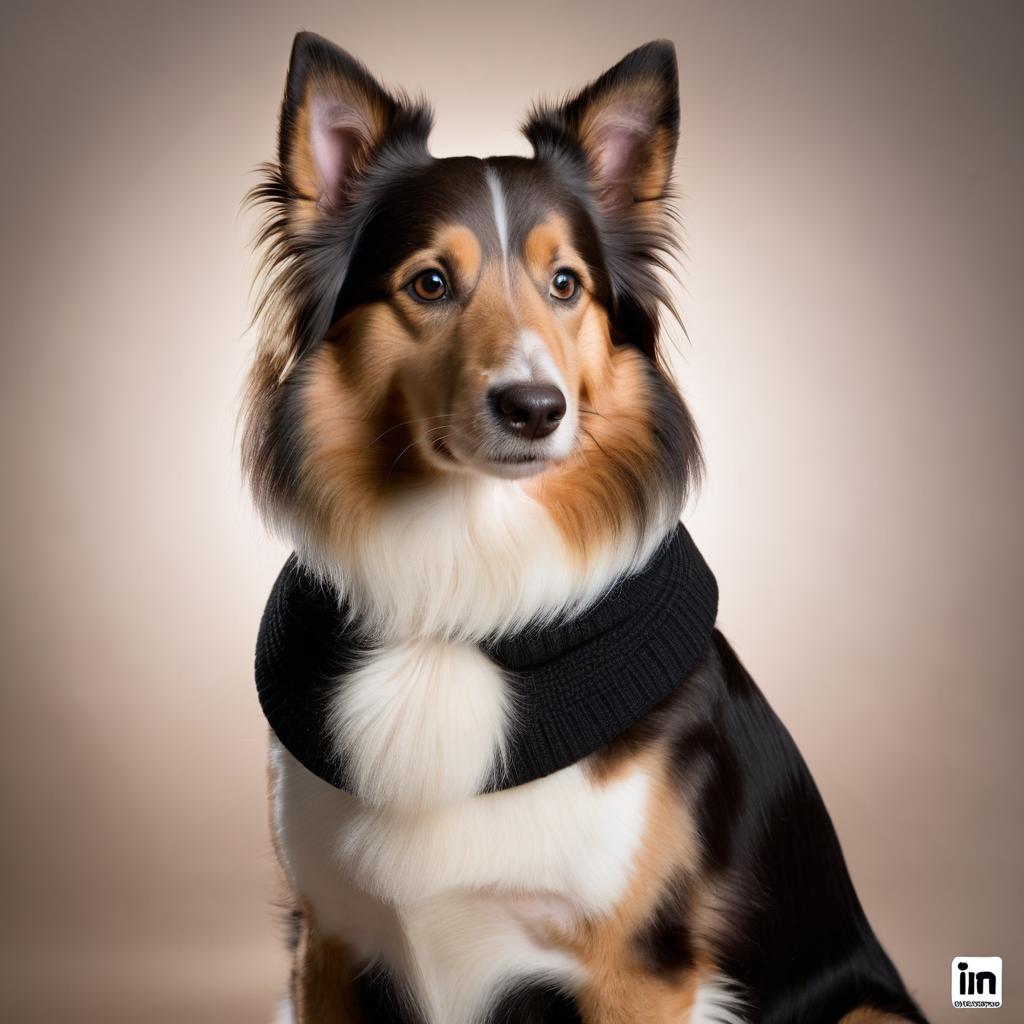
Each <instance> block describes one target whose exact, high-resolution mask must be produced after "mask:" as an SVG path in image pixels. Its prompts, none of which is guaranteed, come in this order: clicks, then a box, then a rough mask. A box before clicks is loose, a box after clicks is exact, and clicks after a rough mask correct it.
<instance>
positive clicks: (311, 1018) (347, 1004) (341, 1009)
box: [291, 908, 363, 1024]
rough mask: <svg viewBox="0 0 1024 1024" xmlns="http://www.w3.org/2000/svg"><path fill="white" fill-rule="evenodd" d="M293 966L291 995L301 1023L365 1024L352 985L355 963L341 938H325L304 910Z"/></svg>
mask: <svg viewBox="0 0 1024 1024" xmlns="http://www.w3.org/2000/svg"><path fill="white" fill-rule="evenodd" d="M300 929H301V930H300V933H299V943H298V947H297V948H296V950H295V954H294V957H295V958H294V961H293V966H292V980H291V996H292V1006H293V1008H294V1013H295V1019H296V1021H298V1022H299V1024H363V1015H362V1014H361V1013H360V1011H359V1009H358V1007H357V1006H356V1002H355V994H354V992H353V988H352V975H353V964H352V959H351V956H350V955H349V953H348V951H347V950H346V949H345V947H344V945H342V943H340V942H339V941H338V940H337V939H330V938H327V939H325V938H322V937H321V936H320V935H318V934H317V931H316V926H315V924H314V922H313V920H312V916H311V915H310V913H309V910H308V908H305V909H304V910H303V912H302V918H301V922H300Z"/></svg>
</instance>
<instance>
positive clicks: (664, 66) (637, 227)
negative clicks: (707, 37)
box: [523, 40, 679, 359]
mask: <svg viewBox="0 0 1024 1024" xmlns="http://www.w3.org/2000/svg"><path fill="white" fill-rule="evenodd" d="M523 131H524V132H525V134H526V137H527V138H528V139H529V140H530V142H531V143H532V144H533V150H534V154H535V156H536V158H537V159H538V160H539V161H541V162H543V163H545V164H547V165H549V166H551V167H552V168H554V169H555V171H556V172H557V173H559V174H561V175H563V176H565V177H566V178H567V179H568V180H571V181H573V182H575V183H576V184H577V185H578V186H580V187H582V189H583V190H584V191H586V192H587V193H589V195H590V197H591V199H592V201H593V207H594V213H595V215H596V217H595V220H596V223H597V228H598V231H599V233H600V236H601V240H602V243H603V249H604V257H605V263H606V265H607V269H608V275H609V282H610V293H611V296H610V297H611V301H610V304H609V314H610V322H611V327H612V335H613V338H614V339H615V341H616V342H617V343H620V344H630V345H635V346H637V347H638V348H640V349H641V350H642V351H644V352H645V353H646V354H647V355H649V356H651V357H652V358H655V359H657V358H659V348H658V335H659V331H660V311H661V310H662V309H667V310H668V311H670V312H671V313H673V314H675V309H674V306H673V303H672V296H671V294H670V293H669V291H668V289H667V287H666V285H665V281H664V280H663V275H661V274H660V273H659V272H660V271H661V270H663V269H667V268H668V267H669V265H670V261H671V258H672V257H673V256H674V255H675V252H676V245H677V242H676V237H675V232H674V230H673V229H674V226H675V224H674V219H673V213H672V208H671V202H670V200H671V195H672V188H671V179H672V163H673V161H674V159H675V152H676V143H677V142H678V140H679V76H678V71H677V69H676V52H675V47H674V46H673V45H672V44H671V43H670V42H666V41H664V40H662V41H660V42H654V43H648V44H647V45H646V46H641V47H640V48H639V49H636V50H634V51H633V52H632V53H629V54H627V55H626V56H625V57H623V59H622V60H620V61H619V63H618V64H616V65H615V66H614V67H612V68H610V69H609V70H608V71H606V72H605V73H604V74H603V75H601V77H600V78H598V79H597V80H596V81H594V82H592V83H591V84H590V85H588V86H587V87H586V88H584V89H582V90H581V91H580V92H578V93H577V94H576V95H574V96H571V97H570V98H569V99H567V100H565V101H564V102H562V103H560V104H554V105H541V106H538V107H535V108H534V110H533V112H532V113H531V115H530V116H529V118H528V119H527V121H526V124H525V125H524V126H523ZM676 318H677V319H678V315H677V314H676Z"/></svg>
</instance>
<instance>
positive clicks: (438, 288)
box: [409, 270, 448, 302]
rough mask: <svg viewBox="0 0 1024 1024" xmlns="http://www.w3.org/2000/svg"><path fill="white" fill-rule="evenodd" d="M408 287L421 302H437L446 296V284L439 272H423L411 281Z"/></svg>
mask: <svg viewBox="0 0 1024 1024" xmlns="http://www.w3.org/2000/svg"><path fill="white" fill-rule="evenodd" d="M409 287H410V288H411V289H412V293H413V295H414V296H415V297H416V298H417V299H419V300H420V301H421V302H437V300H438V299H443V298H444V297H445V296H446V295H447V294H448V282H447V281H446V280H445V279H444V274H442V273H441V271H440V270H424V271H423V273H422V274H417V275H416V276H415V277H414V278H413V279H412V284H411V285H410V286H409Z"/></svg>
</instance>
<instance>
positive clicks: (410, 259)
mask: <svg viewBox="0 0 1024 1024" xmlns="http://www.w3.org/2000/svg"><path fill="white" fill-rule="evenodd" d="M429 127H430V117H429V114H428V112H427V111H426V109H425V108H424V107H422V106H419V105H416V104H413V103H411V102H409V101H408V100H405V99H398V98H396V97H394V96H392V95H391V94H389V93H388V92H386V91H385V90H384V89H383V88H382V87H381V86H380V85H379V84H378V83H377V82H376V81H375V80H374V79H373V78H372V77H371V76H370V74H369V73H368V72H367V71H366V70H365V69H364V68H363V67H362V65H360V64H358V63H357V62H356V61H355V60H353V59H352V58H351V57H349V56H348V55H347V54H345V53H344V52H343V51H341V50H339V49H337V48H336V47H334V46H333V45H332V44H330V43H328V42H326V41H325V40H323V39H320V38H319V37H316V36H311V35H308V34H303V35H300V36H299V37H297V39H296V42H295V47H294V49H293V52H292V60H291V66H290V69H289V77H288V85H287V90H286V95H285V101H284V107H283V111H282V119H281V129H280V148H279V162H278V165H277V166H276V167H275V168H273V169H272V171H271V175H270V177H269V178H268V180H267V182H266V183H265V184H264V185H262V186H260V187H259V188H258V189H257V190H256V195H257V197H258V198H260V199H262V200H266V201H268V202H269V203H270V205H271V206H272V209H273V217H272V219H271V221H270V222H269V224H268V227H267V229H266V232H265V236H264V238H265V241H267V242H268V243H269V245H268V259H269V263H270V267H271V274H270V280H269V286H268V290H267V292H266V297H265V300H264V302H265V311H266V312H267V313H268V316H267V322H268V328H267V330H266V331H265V335H264V338H263V340H262V343H261V348H260V352H259V355H258V357H257V362H256V367H255V369H254V371H253V375H252V378H251V382H250V396H249V397H250V404H249V420H248V424H247V433H246V458H247V462H248V467H249V470H250V475H251V477H252V479H253V482H254V484H255V490H256V493H257V496H258V497H259V498H260V499H261V501H262V502H263V504H264V507H265V508H267V509H268V510H269V511H271V513H272V514H273V515H275V516H276V517H278V518H280V517H282V516H285V517H288V518H291V519H293V520H295V519H299V520H301V522H302V529H303V530H304V531H305V533H306V535H307V536H308V535H310V534H315V535H318V536H321V537H335V538H336V537H337V536H339V535H340V533H344V532H346V531H347V532H348V533H349V534H350V533H351V530H352V529H353V527H352V523H354V522H357V521H359V519H360V518H365V517H372V516H374V515H375V514H376V510H378V509H379V507H380V504H381V503H382V502H385V501H387V500H388V497H389V496H391V495H395V494H399V495H400V494H403V493H404V494H408V493H409V492H410V490H417V489H429V488H430V487H431V485H432V484H434V483H437V482H438V481H442V480H444V479H445V478H448V477H450V476H452V475H461V476H469V477H485V478H499V479H504V480H512V481H519V483H518V484H517V485H516V486H520V487H522V488H523V489H524V490H525V491H526V492H527V493H528V494H529V495H530V496H531V497H532V498H533V499H534V500H535V501H537V502H538V503H540V504H541V505H542V506H544V507H545V508H547V510H548V511H549V513H550V515H551V516H552V517H553V518H554V519H555V520H556V521H557V522H558V523H559V526H560V528H561V529H562V530H563V532H564V533H565V535H566V537H567V538H568V539H570V540H571V542H572V543H573V544H574V545H575V546H576V547H577V548H578V549H579V550H581V551H582V550H584V549H585V548H586V547H587V545H588V544H592V543H594V542H595V541H596V540H597V539H605V540H606V539H608V538H609V537H610V536H611V535H612V534H614V532H615V531H616V529H621V528H622V527H623V524H624V523H626V522H629V521H633V522H634V524H639V523H640V521H641V520H643V519H644V517H645V516H649V515H653V514H654V512H653V510H654V509H655V508H657V509H658V510H659V514H662V515H663V513H664V508H665V507H666V506H669V507H670V506H673V505H676V506H677V505H678V504H679V503H680V500H681V496H682V495H683V493H684V492H685V488H686V484H687V481H688V478H689V475H690V472H691V470H692V469H693V468H694V465H695V463H696V460H697V457H698V455H697V444H696V439H695V435H694V433H693V430H692V426H691V424H690V420H689V417H688V415H687V414H686V411H685V408H684V407H683V405H682V402H681V400H680V399H679V396H678V394H677V392H676V390H675V388H674V387H673V386H672V384H671V383H670V381H669V380H668V379H667V377H666V376H665V374H664V373H663V371H662V368H661V367H660V365H659V362H658V358H657V351H656V341H657V332H658V314H659V308H660V307H661V306H662V305H664V304H666V302H667V296H666V295H665V293H664V290H663V285H662V284H661V282H660V280H659V278H658V276H657V273H656V270H657V268H658V267H659V266H660V264H661V260H662V257H663V255H664V254H665V253H666V252H667V251H669V250H670V248H671V245H672V239H671V233H670V231H669V226H670V217H669V213H668V210H667V208H666V196H667V193H668V189H669V179H670V173H671V166H672V159H673V154H674V150H675V144H676V138H677V131H678V98H677V87H676V70H675V57H674V52H673V50H672V47H671V46H670V44H667V43H654V44H650V45H649V46H647V47H642V48H641V49H640V50H637V51H634V53H632V54H630V55H629V56H628V57H627V58H625V59H624V60H623V61H622V62H621V63H620V64H618V65H616V67H615V68H613V69H611V71H609V72H607V73H606V74H605V75H604V76H602V77H601V78H600V79H598V80H597V81H596V82H595V83H593V84H592V85H591V86H589V87H588V88H587V89H585V90H584V91H583V92H581V93H580V94H579V95H577V96H576V97H574V98H573V99H571V100H569V101H568V102H567V103H565V104H563V105H561V106H558V107H550V108H539V109H536V110H535V111H534V112H533V114H532V115H531V117H530V119H529V121H528V122H527V125H526V127H525V131H526V134H527V136H528V138H529V139H530V141H531V142H532V143H533V146H534V151H535V156H534V158H533V159H526V158H520V157H498V158H491V159H488V160H479V159H475V158H469V157H466V158H454V159H444V160H439V159H434V158H433V157H431V156H430V154H429V152H428V150H427V135H428V132H429ZM329 543H330V542H329ZM335 546H337V545H335Z"/></svg>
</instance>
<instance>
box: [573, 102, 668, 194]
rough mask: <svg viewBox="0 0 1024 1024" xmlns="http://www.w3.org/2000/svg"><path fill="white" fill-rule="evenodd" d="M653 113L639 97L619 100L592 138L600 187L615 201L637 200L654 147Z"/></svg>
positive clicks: (602, 117)
mask: <svg viewBox="0 0 1024 1024" xmlns="http://www.w3.org/2000/svg"><path fill="white" fill-rule="evenodd" d="M652 129H653V125H652V111H651V110H650V109H649V105H648V104H647V103H645V102H643V100H642V99H639V98H638V97H635V96H634V97H619V98H618V99H617V100H613V101H612V102H610V103H609V104H608V105H607V106H606V107H605V108H604V109H603V110H601V111H600V112H599V113H598V115H597V117H596V118H595V121H594V123H593V125H592V126H591V128H590V130H589V132H588V135H589V136H590V138H589V145H588V149H589V150H590V152H591V157H592V160H593V167H594V174H595V176H596V178H597V182H598V186H599V188H600V190H601V192H602V193H604V195H605V196H607V197H609V198H611V199H613V200H621V201H624V202H625V201H628V200H631V199H632V198H633V192H634V187H635V185H636V184H637V182H636V178H637V176H638V175H639V174H640V172H641V171H642V169H643V164H644V161H645V158H646V155H647V149H648V147H649V145H650V143H651V133H652Z"/></svg>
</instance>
